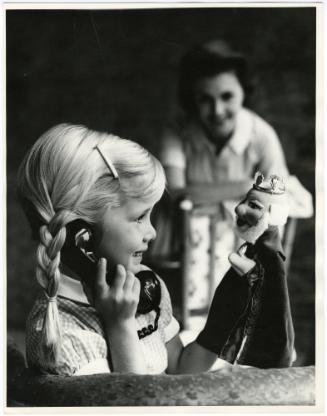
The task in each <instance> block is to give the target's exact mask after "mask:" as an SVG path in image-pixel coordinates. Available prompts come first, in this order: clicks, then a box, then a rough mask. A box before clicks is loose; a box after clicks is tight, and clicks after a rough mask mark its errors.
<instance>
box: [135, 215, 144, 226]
mask: <svg viewBox="0 0 327 416" xmlns="http://www.w3.org/2000/svg"><path fill="white" fill-rule="evenodd" d="M144 217H145V215H144V214H142V215H141V216H140V217H138V218H137V219H136V222H137V223H138V224H141V222H142V220H143V219H144Z"/></svg>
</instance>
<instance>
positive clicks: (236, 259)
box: [228, 253, 255, 276]
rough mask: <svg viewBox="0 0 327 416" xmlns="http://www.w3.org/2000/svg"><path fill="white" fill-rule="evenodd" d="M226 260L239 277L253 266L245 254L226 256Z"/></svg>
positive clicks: (253, 263)
mask: <svg viewBox="0 0 327 416" xmlns="http://www.w3.org/2000/svg"><path fill="white" fill-rule="evenodd" d="M228 260H229V262H230V264H231V266H232V267H233V269H234V270H235V271H236V273H237V274H238V275H240V276H243V275H244V274H246V273H247V272H249V271H250V270H251V269H253V267H254V266H255V261H253V260H251V259H249V258H248V257H246V256H245V254H240V253H231V254H230V255H229V256H228Z"/></svg>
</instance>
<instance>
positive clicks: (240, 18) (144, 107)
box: [6, 7, 316, 364]
mask: <svg viewBox="0 0 327 416" xmlns="http://www.w3.org/2000/svg"><path fill="white" fill-rule="evenodd" d="M315 33H316V32H315V9H314V8H312V7H311V8H310V7H309V8H307V7H304V8H233V7H230V8H205V9H165V10H160V9H156V10H93V11H88V10H85V11H78V10H66V11H62V10H12V11H7V12H6V41H7V45H6V51H7V74H6V75H7V180H8V188H7V203H8V210H7V224H8V235H7V262H8V276H7V279H8V298H7V299H8V326H9V328H19V329H21V328H23V326H24V321H25V318H26V313H27V312H28V310H29V308H30V307H31V304H32V301H33V297H34V296H35V291H36V283H35V279H34V276H33V267H34V251H33V250H34V243H32V242H31V240H30V238H29V237H30V233H29V229H28V226H27V223H26V221H25V219H24V217H23V215H22V213H21V211H20V208H19V206H18V205H17V202H16V200H15V194H14V189H15V175H16V172H17V167H18V165H19V163H20V161H21V159H22V157H23V155H24V154H25V153H26V151H27V149H28V148H29V147H30V145H31V144H32V143H33V142H34V141H35V140H36V139H37V138H38V136H39V135H40V134H41V133H43V132H44V131H45V130H46V129H48V128H49V127H51V126H52V125H54V124H56V123H59V122H67V121H69V122H75V123H82V124H85V125H87V126H89V127H93V128H95V129H98V130H106V131H110V132H114V133H116V134H119V135H122V136H125V137H128V138H132V139H135V140H136V141H139V142H140V143H142V144H143V145H145V146H146V147H148V148H149V149H150V150H152V151H154V152H156V149H157V137H158V134H157V132H158V130H159V129H160V126H161V125H162V123H163V122H164V121H165V120H166V119H167V118H169V117H170V116H171V114H173V113H174V112H175V111H176V108H177V104H176V85H177V75H178V62H179V59H180V57H181V56H182V54H183V53H184V52H185V51H186V50H187V49H188V48H189V47H191V46H193V45H194V44H195V43H198V42H201V41H204V40H208V39H212V38H224V39H226V40H228V41H229V42H231V43H232V44H233V45H234V46H235V47H237V48H238V49H239V50H241V51H243V52H245V53H246V54H247V55H248V57H249V60H250V63H251V66H252V68H253V71H252V74H253V78H254V82H255V85H256V87H255V90H254V93H253V95H252V96H251V98H250V102H249V106H250V107H251V108H253V109H254V110H256V111H257V112H258V113H259V114H260V115H262V116H263V117H264V118H265V119H266V120H267V121H269V122H270V123H271V124H272V125H273V126H274V127H275V129H276V130H277V132H278V134H279V136H280V140H281V142H282V145H283V147H284V150H285V153H286V158H287V161H288V164H289V166H290V169H291V171H292V172H293V173H294V174H296V175H297V176H298V177H299V179H300V180H301V181H302V183H303V184H304V185H305V186H306V187H307V188H308V189H309V190H310V191H311V192H312V193H314V190H315V189H314V172H315ZM303 238H304V239H305V241H307V242H308V244H306V247H303V244H302V243H301V242H302V241H303ZM314 257H315V250H314V219H309V220H303V221H301V222H300V223H299V226H298V229H297V237H296V244H295V248H294V256H293V259H292V268H291V273H290V277H289V282H290V292H291V296H292V305H293V309H294V320H295V326H296V330H297V334H298V337H297V342H298V347H297V349H298V350H299V351H300V354H299V355H300V358H299V361H298V362H299V363H300V364H310V363H312V362H313V361H314V287H315V284H314V282H315V275H314ZM300 305H301V307H300Z"/></svg>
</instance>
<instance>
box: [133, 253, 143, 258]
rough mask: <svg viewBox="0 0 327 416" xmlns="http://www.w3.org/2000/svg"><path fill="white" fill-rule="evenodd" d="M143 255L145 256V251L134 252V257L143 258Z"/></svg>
mask: <svg viewBox="0 0 327 416" xmlns="http://www.w3.org/2000/svg"><path fill="white" fill-rule="evenodd" d="M142 256H143V251H135V253H133V257H139V258H142Z"/></svg>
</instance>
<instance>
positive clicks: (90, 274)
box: [61, 220, 161, 314]
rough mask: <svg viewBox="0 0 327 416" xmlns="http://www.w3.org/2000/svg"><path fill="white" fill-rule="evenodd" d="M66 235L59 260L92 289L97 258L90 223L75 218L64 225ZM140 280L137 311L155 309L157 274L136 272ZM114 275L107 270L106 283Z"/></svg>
mask: <svg viewBox="0 0 327 416" xmlns="http://www.w3.org/2000/svg"><path fill="white" fill-rule="evenodd" d="M66 229H67V236H66V241H65V244H64V246H63V247H62V249H61V261H62V262H63V263H64V264H65V265H66V266H68V267H69V268H70V269H71V270H73V271H75V272H76V273H77V274H78V276H80V277H81V278H82V279H83V281H84V282H85V283H86V284H87V285H88V287H90V288H91V289H93V286H94V279H95V275H96V263H97V261H98V259H97V258H96V256H95V255H94V252H93V246H92V244H93V243H92V231H91V227H90V225H89V224H88V223H87V222H85V221H83V220H75V221H72V222H71V223H69V224H67V225H66ZM136 277H137V278H138V279H139V280H140V282H141V292H140V301H139V304H138V307H137V313H140V314H146V313H149V312H151V311H152V310H157V309H158V307H159V304H160V300H161V287H160V282H159V280H158V278H157V276H156V275H155V274H154V273H153V272H152V271H151V270H144V271H141V272H139V273H137V275H136ZM113 278H114V276H109V273H108V272H107V277H106V280H107V283H108V284H109V285H110V283H111V282H112V279H113Z"/></svg>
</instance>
